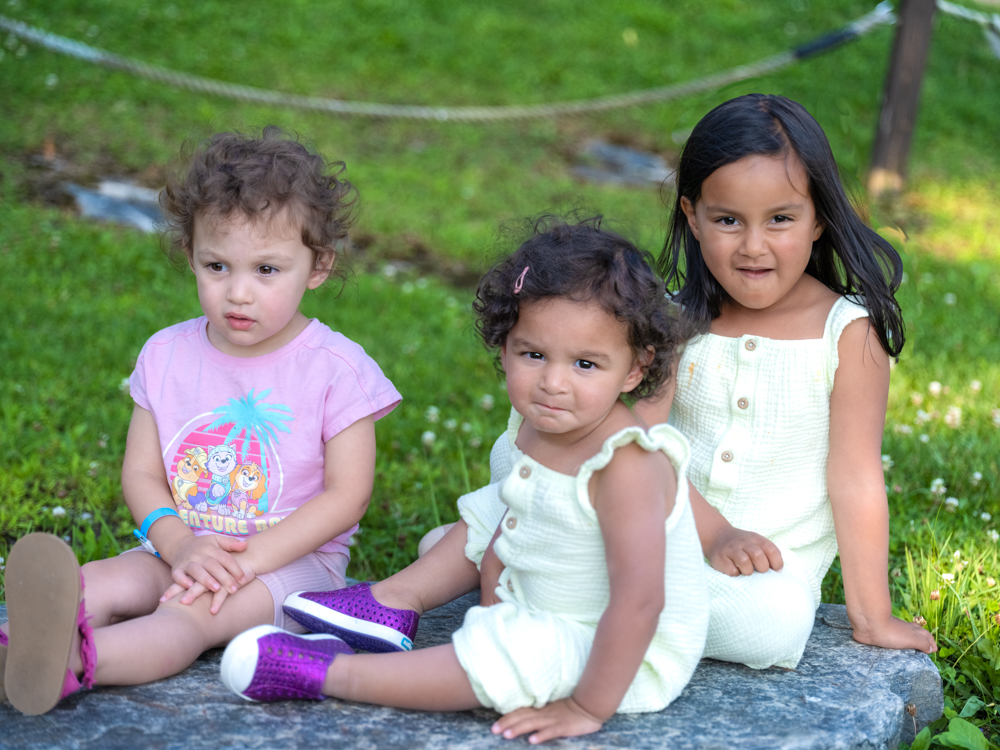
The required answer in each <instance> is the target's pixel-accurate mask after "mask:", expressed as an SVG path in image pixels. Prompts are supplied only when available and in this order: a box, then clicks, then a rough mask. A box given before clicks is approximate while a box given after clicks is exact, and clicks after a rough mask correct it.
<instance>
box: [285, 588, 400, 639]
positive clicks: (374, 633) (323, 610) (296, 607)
mask: <svg viewBox="0 0 1000 750" xmlns="http://www.w3.org/2000/svg"><path fill="white" fill-rule="evenodd" d="M283 609H284V610H285V614H287V615H288V616H289V617H291V618H292V619H293V620H295V621H296V622H297V623H299V624H300V625H303V626H305V627H307V628H309V629H310V630H311V631H313V632H314V633H326V634H328V635H335V636H337V637H338V638H340V639H341V640H342V641H344V642H345V643H346V644H347V645H348V646H350V647H351V648H360V649H363V650H365V651H371V652H373V653H376V654H387V653H393V652H396V651H412V650H413V641H412V640H410V639H409V638H407V637H406V635H404V634H403V633H400V632H399V631H398V630H396V629H395V628H390V627H389V626H388V625H379V624H378V623H377V622H368V620H361V619H358V618H357V617H351V616H350V615H345V614H343V613H341V612H337V611H336V610H333V609H330V608H329V607H324V606H323V605H322V604H318V603H317V602H314V601H311V600H309V599H303V598H302V597H301V596H297V595H295V594H290V595H289V596H288V597H287V598H286V599H285V603H284V606H283Z"/></svg>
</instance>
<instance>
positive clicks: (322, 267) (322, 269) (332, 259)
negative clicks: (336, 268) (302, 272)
mask: <svg viewBox="0 0 1000 750" xmlns="http://www.w3.org/2000/svg"><path fill="white" fill-rule="evenodd" d="M336 262H337V253H336V251H334V250H331V251H330V252H327V253H320V254H318V255H317V256H316V263H315V264H314V267H313V270H312V273H310V274H309V283H308V284H306V287H307V288H308V289H315V288H317V287H318V286H319V285H320V284H322V283H323V282H324V281H326V280H327V278H329V276H330V273H331V272H332V271H333V265H334V263H336Z"/></svg>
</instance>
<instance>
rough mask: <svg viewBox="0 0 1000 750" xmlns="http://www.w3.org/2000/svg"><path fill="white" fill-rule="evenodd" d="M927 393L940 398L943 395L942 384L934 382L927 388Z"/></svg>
mask: <svg viewBox="0 0 1000 750" xmlns="http://www.w3.org/2000/svg"><path fill="white" fill-rule="evenodd" d="M927 392H928V393H930V394H931V395H932V396H935V397H937V396H940V395H941V384H940V383H939V382H938V381H936V380H932V381H931V382H930V385H928V386H927Z"/></svg>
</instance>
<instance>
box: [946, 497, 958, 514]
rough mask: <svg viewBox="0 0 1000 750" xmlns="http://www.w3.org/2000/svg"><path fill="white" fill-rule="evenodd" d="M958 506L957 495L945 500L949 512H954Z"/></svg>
mask: <svg viewBox="0 0 1000 750" xmlns="http://www.w3.org/2000/svg"><path fill="white" fill-rule="evenodd" d="M957 507H958V498H957V497H946V498H945V500H944V509H945V510H946V511H948V512H949V513H954V512H955V509H956V508H957Z"/></svg>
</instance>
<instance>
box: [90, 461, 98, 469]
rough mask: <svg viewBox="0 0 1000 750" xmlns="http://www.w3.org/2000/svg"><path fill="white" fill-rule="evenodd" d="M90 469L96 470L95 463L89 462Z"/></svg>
mask: <svg viewBox="0 0 1000 750" xmlns="http://www.w3.org/2000/svg"><path fill="white" fill-rule="evenodd" d="M90 468H91V469H96V468H97V461H91V462H90Z"/></svg>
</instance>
